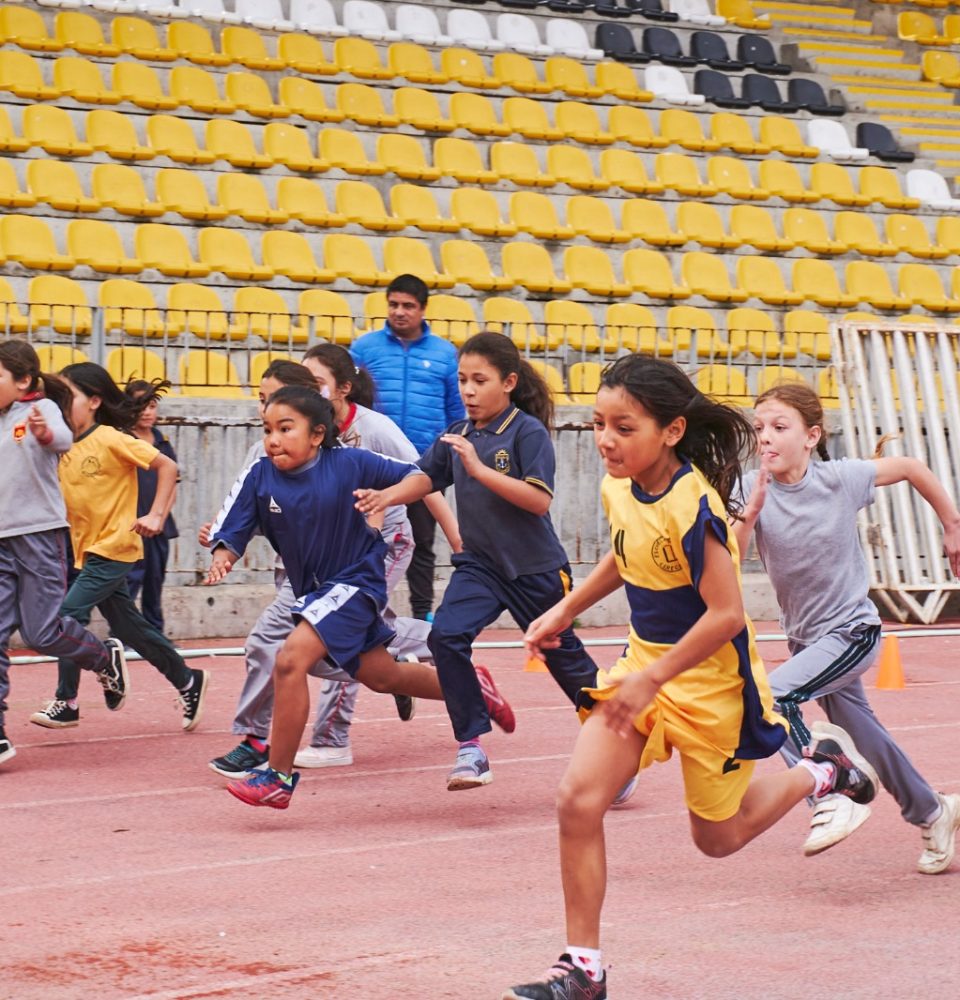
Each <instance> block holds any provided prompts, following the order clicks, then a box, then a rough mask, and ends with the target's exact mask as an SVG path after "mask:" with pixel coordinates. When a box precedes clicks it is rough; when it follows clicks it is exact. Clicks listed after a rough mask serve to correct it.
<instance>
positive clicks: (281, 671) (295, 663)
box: [273, 646, 309, 681]
mask: <svg viewBox="0 0 960 1000" xmlns="http://www.w3.org/2000/svg"><path fill="white" fill-rule="evenodd" d="M308 666H309V664H304V663H303V662H302V659H301V657H299V656H297V655H296V653H295V652H294V651H293V650H291V649H288V648H287V647H286V646H283V647H282V648H281V649H280V651H279V652H278V653H277V658H276V660H275V661H274V664H273V676H274V680H279V681H283V680H289V679H290V678H292V677H296V676H297V675H298V674H306V672H307V667H308Z"/></svg>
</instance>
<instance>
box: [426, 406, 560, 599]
mask: <svg viewBox="0 0 960 1000" xmlns="http://www.w3.org/2000/svg"><path fill="white" fill-rule="evenodd" d="M446 433H447V434H461V435H463V437H465V438H467V439H468V440H469V441H470V443H471V444H472V445H473V446H474V448H476V450H477V455H478V456H479V458H480V461H481V462H483V464H484V465H488V466H490V468H491V469H496V471H497V472H499V473H501V475H504V476H510V477H511V478H512V479H522V480H523V481H524V482H527V483H532V484H533V485H534V486H537V487H539V488H540V489H542V490H545V491H546V492H547V493H549V494H550V496H553V479H554V475H555V473H556V464H557V463H556V457H555V455H554V453H553V442H552V441H551V440H550V434H549V432H548V431H547V429H546V427H544V426H543V424H542V423H540V421H539V420H537V418H536V417H531V416H530V414H529V413H524V412H523V410H518V409H517V408H516V407H515V406H513V405H512V404H511V405H510V406H509V407H507V409H506V410H504V411H503V412H502V413H501V414H499V415H498V416H496V417H495V418H494V419H493V420H491V421H490V423H489V424H488V425H487V426H486V427H483V428H478V427H474V425H473V421H472V420H457V421H455V422H454V423H452V424H451V425H450V426H449V427H448V428H447V430H446ZM417 464H418V465H419V466H420V468H421V469H422V470H423V471H424V472H425V473H426V474H427V475H428V476H429V477H430V479H431V480H432V481H433V488H434V489H435V490H444V489H446V488H447V487H448V486H451V485H452V486H453V487H454V488H455V490H456V495H457V519H458V520H459V522H460V537H461V538H462V539H463V547H464V549H465V550H466V551H468V552H470V553H471V554H472V555H474V556H477V557H479V558H480V559H483V560H485V561H486V562H489V563H493V565H494V566H496V567H497V569H499V570H500V572H502V573H503V574H504V575H505V576H506V577H507V579H509V580H515V579H516V578H517V577H518V576H528V575H530V574H533V573H546V572H548V571H550V570H555V569H560V568H561V567H562V566H566V564H567V555H566V553H565V552H564V551H563V546H562V545H561V544H560V540H559V539H558V538H557V533H556V532H555V531H554V530H553V522H552V521H551V520H550V515H549V514H544V515H543V516H542V517H541V516H540V515H538V514H532V513H530V511H526V510H522V509H521V508H520V507H517V506H515V505H514V504H512V503H510V502H509V501H508V500H504V499H503V498H502V497H499V496H497V494H496V493H494V492H493V491H492V490H489V489H487V487H486V486H483V485H482V484H481V483H479V482H477V480H476V479H474V478H473V477H472V476H470V475H468V474H467V472H466V470H465V469H464V467H463V462H461V461H460V458H459V456H458V455H457V454H456V452H454V450H453V449H452V448H451V447H450V445H448V444H445V443H444V442H443V441H440V440H437V441H434V443H433V444H432V445H430V447H429V448H428V449H427V450H426V451H425V452H424V454H423V456H422V457H421V458H420V461H419V462H418V463H417Z"/></svg>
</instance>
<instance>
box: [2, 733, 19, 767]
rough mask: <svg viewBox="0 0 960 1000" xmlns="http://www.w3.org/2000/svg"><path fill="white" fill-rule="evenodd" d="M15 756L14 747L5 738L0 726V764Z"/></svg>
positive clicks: (5, 735)
mask: <svg viewBox="0 0 960 1000" xmlns="http://www.w3.org/2000/svg"><path fill="white" fill-rule="evenodd" d="M16 756H17V750H16V747H14V745H13V744H12V743H11V742H10V741H9V740H8V739H7V734H6V732H4V729H3V726H0V764H3V763H5V762H6V761H8V760H13V758H14V757H16Z"/></svg>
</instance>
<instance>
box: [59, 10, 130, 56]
mask: <svg viewBox="0 0 960 1000" xmlns="http://www.w3.org/2000/svg"><path fill="white" fill-rule="evenodd" d="M53 31H54V36H55V37H56V39H57V41H58V42H60V45H61V47H62V48H65V49H73V50H74V51H75V52H79V53H81V55H85V56H104V57H106V58H112V57H113V56H116V55H119V54H120V49H119V48H117V46H116V45H114V44H113V43H112V42H108V41H107V40H106V39H105V38H104V37H103V29H102V28H101V27H100V22H99V21H98V20H97V19H96V18H95V17H91V16H90V15H89V14H79V13H77V12H76V11H73V10H61V11H60V12H59V13H58V14H57V16H56V17H55V18H54V26H53Z"/></svg>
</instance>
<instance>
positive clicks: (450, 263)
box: [440, 240, 516, 292]
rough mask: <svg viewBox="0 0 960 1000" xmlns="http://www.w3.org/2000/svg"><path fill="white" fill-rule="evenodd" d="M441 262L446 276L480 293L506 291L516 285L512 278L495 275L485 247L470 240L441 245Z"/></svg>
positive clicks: (445, 241) (448, 241) (448, 242)
mask: <svg viewBox="0 0 960 1000" xmlns="http://www.w3.org/2000/svg"><path fill="white" fill-rule="evenodd" d="M440 262H441V263H442V265H443V271H444V274H447V275H449V276H450V277H451V278H453V280H454V281H455V282H456V283H457V284H460V285H469V286H470V287H471V288H476V289H478V290H480V291H485V292H489V291H497V292H499V291H505V290H507V289H509V288H513V286H514V285H515V284H516V282H515V281H514V280H513V279H512V278H510V277H503V276H501V275H497V274H494V271H493V268H492V267H491V265H490V261H489V260H488V259H487V255H486V253H485V252H484V249H483V247H482V246H481V245H480V244H479V243H473V242H471V241H469V240H444V241H443V242H442V243H441V244H440Z"/></svg>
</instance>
